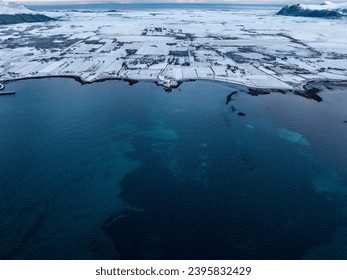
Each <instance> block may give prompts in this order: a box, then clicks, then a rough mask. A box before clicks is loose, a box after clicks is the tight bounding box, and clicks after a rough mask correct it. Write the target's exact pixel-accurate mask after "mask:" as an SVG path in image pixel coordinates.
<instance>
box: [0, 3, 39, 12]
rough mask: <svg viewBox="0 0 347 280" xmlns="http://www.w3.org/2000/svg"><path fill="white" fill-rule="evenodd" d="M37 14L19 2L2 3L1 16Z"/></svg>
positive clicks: (0, 4)
mask: <svg viewBox="0 0 347 280" xmlns="http://www.w3.org/2000/svg"><path fill="white" fill-rule="evenodd" d="M18 14H37V13H36V12H34V11H33V10H30V9H28V8H27V7H26V6H24V5H23V4H22V3H19V2H3V1H0V15H18Z"/></svg>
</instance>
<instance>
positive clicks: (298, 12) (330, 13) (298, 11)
mask: <svg viewBox="0 0 347 280" xmlns="http://www.w3.org/2000/svg"><path fill="white" fill-rule="evenodd" d="M277 15H281V16H294V17H319V18H341V17H342V16H343V15H342V14H340V13H339V12H337V11H334V10H310V9H306V8H304V7H302V6H301V5H300V4H296V5H287V6H285V7H283V8H282V9H281V10H280V11H279V12H278V13H277Z"/></svg>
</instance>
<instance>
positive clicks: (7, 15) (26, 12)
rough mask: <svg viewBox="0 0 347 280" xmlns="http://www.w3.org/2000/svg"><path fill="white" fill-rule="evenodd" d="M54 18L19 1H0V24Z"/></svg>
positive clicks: (42, 20)
mask: <svg viewBox="0 0 347 280" xmlns="http://www.w3.org/2000/svg"><path fill="white" fill-rule="evenodd" d="M50 20H54V19H53V18H50V17H48V16H46V15H43V14H41V13H39V12H36V11H33V10H31V9H28V8H27V7H26V6H25V5H23V4H22V3H19V2H0V25H3V24H15V23H24V22H45V21H50Z"/></svg>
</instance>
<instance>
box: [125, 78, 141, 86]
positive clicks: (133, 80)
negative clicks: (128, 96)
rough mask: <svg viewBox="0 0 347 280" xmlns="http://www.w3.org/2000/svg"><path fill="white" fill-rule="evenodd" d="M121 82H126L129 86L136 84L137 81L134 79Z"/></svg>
mask: <svg viewBox="0 0 347 280" xmlns="http://www.w3.org/2000/svg"><path fill="white" fill-rule="evenodd" d="M123 81H125V82H127V83H128V84H129V86H132V85H135V84H137V83H138V82H139V81H138V80H135V79H123Z"/></svg>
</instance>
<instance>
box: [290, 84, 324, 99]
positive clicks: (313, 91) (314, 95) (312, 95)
mask: <svg viewBox="0 0 347 280" xmlns="http://www.w3.org/2000/svg"><path fill="white" fill-rule="evenodd" d="M319 91H320V90H319V89H318V88H315V87H313V88H308V89H305V90H304V91H296V92H295V94H296V95H300V96H302V97H305V98H308V99H313V100H315V101H317V102H322V101H323V99H322V97H320V96H319V95H318V93H319Z"/></svg>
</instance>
